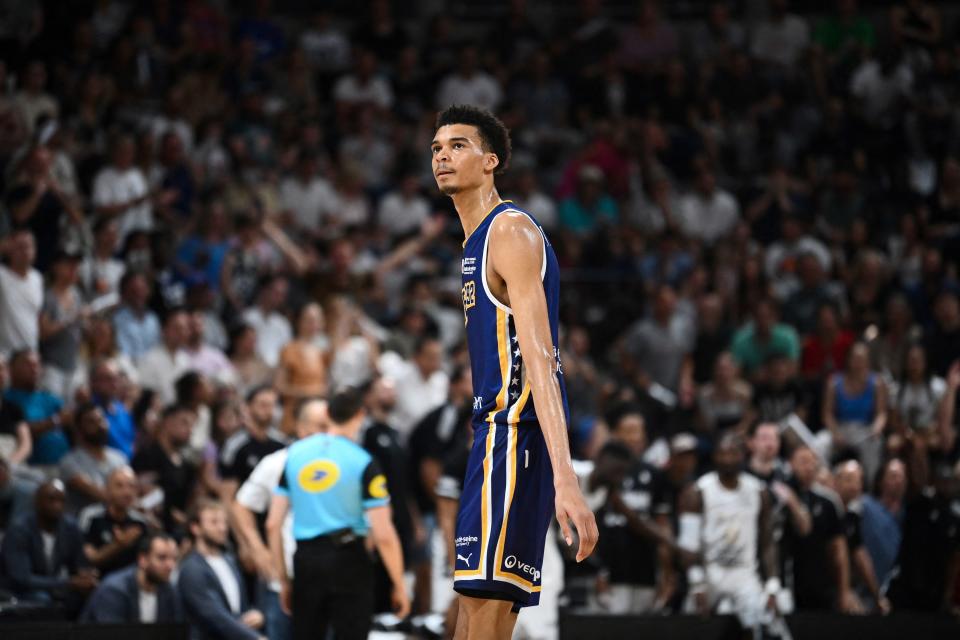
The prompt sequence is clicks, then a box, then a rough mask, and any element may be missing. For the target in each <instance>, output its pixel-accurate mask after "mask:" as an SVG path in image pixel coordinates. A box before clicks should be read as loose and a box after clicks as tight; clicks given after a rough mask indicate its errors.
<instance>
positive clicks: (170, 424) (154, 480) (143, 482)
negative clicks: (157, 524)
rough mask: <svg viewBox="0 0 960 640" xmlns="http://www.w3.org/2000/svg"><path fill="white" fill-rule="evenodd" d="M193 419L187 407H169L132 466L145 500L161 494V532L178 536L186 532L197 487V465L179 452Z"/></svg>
mask: <svg viewBox="0 0 960 640" xmlns="http://www.w3.org/2000/svg"><path fill="white" fill-rule="evenodd" d="M195 419H196V416H194V414H193V412H192V411H190V410H189V409H187V408H186V407H181V406H179V405H170V406H168V407H167V408H166V409H164V410H163V414H162V415H161V416H160V424H159V426H158V427H157V432H156V436H155V441H154V442H153V444H150V445H147V446H145V447H144V448H142V449H140V450H139V451H137V453H136V455H134V456H133V463H132V466H133V470H134V471H136V472H137V481H138V482H139V483H140V486H141V490H142V491H143V492H145V493H146V496H145V498H146V497H147V496H149V495H150V494H151V493H152V492H153V491H154V490H156V489H159V490H160V491H162V492H163V496H162V502H161V505H162V513H161V516H162V522H163V529H164V531H167V532H169V533H172V534H174V535H175V536H179V537H182V536H183V535H184V534H185V533H186V526H187V510H188V509H189V508H190V505H191V504H193V498H194V495H195V494H196V493H197V491H198V488H199V487H198V483H197V475H198V470H197V465H196V463H194V462H193V460H191V459H189V458H187V457H185V456H184V455H183V453H182V452H183V449H184V447H186V446H187V444H188V443H189V442H190V431H191V429H192V428H193V422H194V420H195Z"/></svg>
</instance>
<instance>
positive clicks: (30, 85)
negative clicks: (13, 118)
mask: <svg viewBox="0 0 960 640" xmlns="http://www.w3.org/2000/svg"><path fill="white" fill-rule="evenodd" d="M47 77H48V76H47V67H46V65H45V64H44V63H43V61H42V60H31V61H30V62H29V63H28V64H27V65H26V67H25V71H24V78H23V86H22V88H21V89H20V91H18V92H17V93H16V95H15V96H14V102H15V104H16V106H17V109H18V110H19V112H20V115H21V117H22V118H23V122H25V123H26V126H27V130H28V131H29V132H30V133H31V134H32V133H33V132H34V131H35V130H36V127H37V124H38V122H39V121H40V118H41V117H43V116H46V117H48V118H54V119H55V118H56V117H57V116H58V115H59V113H60V105H59V104H58V103H57V99H56V98H55V97H54V96H53V95H51V94H50V93H49V92H48V91H47Z"/></svg>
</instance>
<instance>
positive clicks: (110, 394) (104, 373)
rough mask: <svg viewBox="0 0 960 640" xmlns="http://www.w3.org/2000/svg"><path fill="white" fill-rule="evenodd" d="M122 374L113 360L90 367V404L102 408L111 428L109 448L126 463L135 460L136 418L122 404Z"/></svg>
mask: <svg viewBox="0 0 960 640" xmlns="http://www.w3.org/2000/svg"><path fill="white" fill-rule="evenodd" d="M121 375H122V374H121V372H120V368H119V367H118V366H117V363H116V362H114V361H113V360H110V359H102V360H97V361H96V362H94V363H93V365H91V367H90V376H89V377H90V400H91V401H92V402H93V403H94V404H95V405H97V406H98V407H100V410H101V411H102V412H103V415H104V416H106V418H107V424H108V425H109V430H108V436H107V445H108V446H110V447H112V448H113V449H116V450H118V451H120V452H121V453H122V454H123V455H124V456H125V457H126V458H127V460H130V459H132V458H133V443H134V439H135V438H136V431H135V427H134V424H133V417H132V416H131V415H130V411H129V410H127V406H126V405H125V404H124V403H123V398H122V397H121V395H120V392H121V379H120V377H121Z"/></svg>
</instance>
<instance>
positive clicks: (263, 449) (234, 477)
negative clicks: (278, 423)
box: [219, 387, 283, 499]
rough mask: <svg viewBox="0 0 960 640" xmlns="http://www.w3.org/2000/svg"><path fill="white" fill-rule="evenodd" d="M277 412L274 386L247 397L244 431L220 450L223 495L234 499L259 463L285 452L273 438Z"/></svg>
mask: <svg viewBox="0 0 960 640" xmlns="http://www.w3.org/2000/svg"><path fill="white" fill-rule="evenodd" d="M276 409H277V392H276V391H274V390H273V388H272V387H260V388H258V389H254V390H253V391H251V392H250V393H249V394H247V412H246V420H245V422H244V428H243V429H241V430H240V431H237V432H236V433H235V434H233V435H232V436H230V438H229V439H228V440H227V441H226V442H224V443H223V447H222V448H221V450H220V461H219V468H220V477H221V478H223V483H224V485H225V488H224V494H225V495H226V496H229V497H230V498H231V499H232V498H233V495H234V494H235V493H236V492H237V489H238V488H239V487H240V485H241V484H243V482H244V481H245V480H246V479H247V478H248V477H249V476H250V473H251V472H252V471H253V468H254V467H256V466H257V463H259V462H260V461H261V460H263V458H264V457H265V456H268V455H270V454H271V453H273V452H274V451H277V450H279V449H283V443H282V442H280V441H279V440H275V439H274V438H273V437H272V436H271V435H270V433H271V431H272V430H273V426H274V424H273V421H274V414H275V411H276Z"/></svg>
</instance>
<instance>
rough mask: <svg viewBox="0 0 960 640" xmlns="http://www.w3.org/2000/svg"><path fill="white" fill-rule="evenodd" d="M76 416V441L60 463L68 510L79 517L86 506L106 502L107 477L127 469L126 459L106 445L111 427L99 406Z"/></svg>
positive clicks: (79, 411)
mask: <svg viewBox="0 0 960 640" xmlns="http://www.w3.org/2000/svg"><path fill="white" fill-rule="evenodd" d="M73 416H74V417H73V426H74V433H75V439H76V442H75V444H74V448H73V449H71V450H70V452H69V453H67V454H66V455H65V456H63V458H62V459H61V460H60V477H61V478H62V479H63V481H64V482H65V483H66V485H67V490H68V491H67V510H68V511H69V512H70V513H71V514H77V513H79V512H80V511H81V510H82V509H83V508H84V507H86V506H87V505H89V504H91V503H94V502H102V501H103V499H104V486H105V485H106V484H107V478H109V477H110V474H111V473H112V472H113V471H114V470H115V469H119V468H121V467H124V466H126V464H127V460H126V458H124V456H123V454H122V453H120V452H119V451H117V450H116V449H111V448H110V447H108V446H107V441H108V440H109V438H110V427H109V425H108V424H107V419H106V418H105V417H104V415H103V411H101V410H100V407H98V406H97V405H95V404H93V403H87V404H83V405H80V406H79V407H77V409H76V410H75V411H74V413H73Z"/></svg>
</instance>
